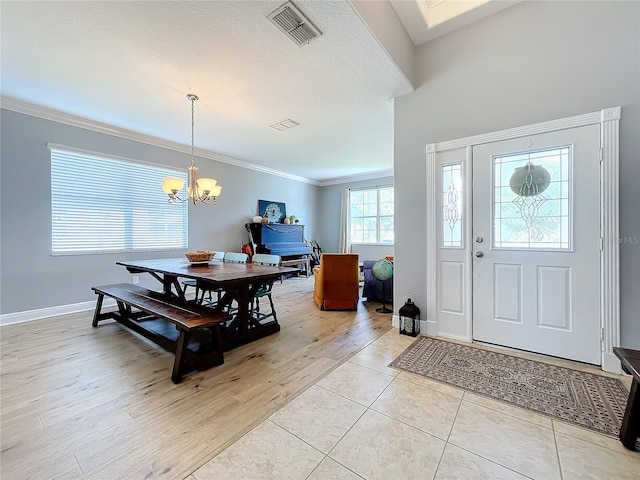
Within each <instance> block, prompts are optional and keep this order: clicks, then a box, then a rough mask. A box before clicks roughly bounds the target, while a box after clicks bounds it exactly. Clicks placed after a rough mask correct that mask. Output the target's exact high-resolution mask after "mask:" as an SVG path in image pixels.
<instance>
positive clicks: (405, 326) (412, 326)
mask: <svg viewBox="0 0 640 480" xmlns="http://www.w3.org/2000/svg"><path fill="white" fill-rule="evenodd" d="M398 315H400V333H401V334H402V335H410V336H412V337H415V336H417V335H418V334H419V333H420V309H419V308H418V307H417V306H416V304H415V303H413V302H412V301H411V299H410V298H408V299H407V301H406V302H405V304H404V305H403V306H401V307H400V310H398Z"/></svg>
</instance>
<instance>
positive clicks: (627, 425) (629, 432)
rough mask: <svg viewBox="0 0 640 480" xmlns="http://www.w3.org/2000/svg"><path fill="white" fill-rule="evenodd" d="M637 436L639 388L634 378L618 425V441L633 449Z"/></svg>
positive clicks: (639, 419)
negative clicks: (625, 407)
mask: <svg viewBox="0 0 640 480" xmlns="http://www.w3.org/2000/svg"><path fill="white" fill-rule="evenodd" d="M638 436H640V388H638V381H637V380H636V379H635V378H634V379H633V383H632V384H631V392H629V400H627V409H626V410H625V412H624V417H623V419H622V426H621V427H620V441H621V442H622V444H623V445H624V446H625V447H627V448H628V449H629V450H635V448H636V441H637V440H638Z"/></svg>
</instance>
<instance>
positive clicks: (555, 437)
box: [551, 421, 564, 480]
mask: <svg viewBox="0 0 640 480" xmlns="http://www.w3.org/2000/svg"><path fill="white" fill-rule="evenodd" d="M551 428H552V430H553V443H554V444H555V446H556V457H557V458H558V470H560V480H563V479H564V473H563V471H562V461H561V460H560V450H559V449H558V438H557V436H556V427H555V424H554V423H553V421H552V422H551Z"/></svg>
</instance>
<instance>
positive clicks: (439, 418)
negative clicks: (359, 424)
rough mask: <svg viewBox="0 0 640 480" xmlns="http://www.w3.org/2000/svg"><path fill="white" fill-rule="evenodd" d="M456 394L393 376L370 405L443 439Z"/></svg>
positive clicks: (455, 406)
mask: <svg viewBox="0 0 640 480" xmlns="http://www.w3.org/2000/svg"><path fill="white" fill-rule="evenodd" d="M460 402H461V400H460V398H456V397H452V396H451V395H447V394H446V393H441V392H437V391H435V390H431V389H429V388H426V387H422V386H420V385H416V384H413V383H410V382H405V381H402V380H399V379H397V378H396V379H395V380H394V381H393V382H392V383H391V385H389V386H388V387H387V389H386V390H385V391H384V392H383V393H382V395H380V397H378V399H377V400H376V401H375V402H374V403H373V405H372V406H371V408H372V409H374V410H377V411H378V412H380V413H384V414H385V415H388V416H390V417H393V418H395V419H396V420H400V421H401V422H404V423H408V424H409V425H411V426H413V427H416V428H419V429H420V430H422V431H424V432H427V433H430V434H431V435H435V436H436V437H438V438H441V439H442V440H447V438H448V437H449V432H450V431H451V427H452V426H453V420H454V419H455V418H456V413H457V412H458V407H459V406H460Z"/></svg>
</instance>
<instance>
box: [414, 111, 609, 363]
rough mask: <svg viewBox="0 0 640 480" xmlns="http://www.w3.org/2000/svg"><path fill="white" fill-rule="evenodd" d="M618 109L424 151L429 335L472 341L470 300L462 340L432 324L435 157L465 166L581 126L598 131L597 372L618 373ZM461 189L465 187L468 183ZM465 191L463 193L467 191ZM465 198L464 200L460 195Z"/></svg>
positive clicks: (436, 322) (433, 146)
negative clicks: (511, 144) (456, 153)
mask: <svg viewBox="0 0 640 480" xmlns="http://www.w3.org/2000/svg"><path fill="white" fill-rule="evenodd" d="M620 116H621V108H620V107H612V108H605V109H603V110H600V111H597V112H591V113H585V114H582V115H576V116H573V117H566V118H561V119H557V120H551V121H548V122H541V123H535V124H531V125H525V126H522V127H516V128H510V129H506V130H500V131H497V132H490V133H484V134H480V135H474V136H470V137H465V138H459V139H457V140H449V141H445V142H437V143H430V144H428V145H427V146H426V162H427V165H426V167H427V178H426V182H427V198H426V207H427V322H426V327H427V328H426V330H427V334H429V335H438V336H443V337H454V338H458V339H460V340H465V341H468V342H471V341H472V318H471V311H472V310H471V294H470V292H467V295H465V299H464V301H465V311H466V312H469V313H468V315H467V322H466V323H467V325H466V327H467V328H466V335H459V334H456V333H452V332H447V331H446V328H442V327H443V326H442V325H440V323H439V319H438V316H437V315H438V313H437V311H436V310H437V309H436V305H437V285H438V278H437V249H438V245H437V243H436V242H437V228H438V227H439V225H438V224H437V222H436V221H435V219H436V218H437V206H438V196H439V195H440V192H439V191H436V185H437V175H438V169H437V162H436V154H437V153H441V152H446V151H449V150H455V149H462V148H464V149H465V162H466V164H467V165H470V162H471V150H472V147H473V146H475V145H480V144H484V143H491V142H498V141H502V140H510V139H514V138H519V137H524V136H529V135H537V134H542V133H548V132H555V131H558V130H565V129H569V128H576V127H583V126H587V125H596V124H598V125H600V206H601V209H600V293H601V295H600V327H601V331H600V340H601V342H600V345H601V347H600V350H601V353H602V356H601V361H602V370H604V371H607V372H615V373H619V372H620V361H619V360H618V359H617V357H616V356H615V355H614V353H613V347H614V346H619V345H620V261H619V252H620V247H619V244H618V239H619V197H620V195H619V173H618V172H619V124H620ZM469 170H470V168H469V169H468V170H467V171H469ZM465 184H466V185H470V183H469V182H468V179H465ZM468 191H469V190H468ZM466 197H467V198H470V195H466ZM465 217H466V218H465V228H466V230H465V231H466V232H470V231H471V229H470V227H471V224H470V222H471V220H472V219H471V218H469V217H470V216H469V215H466V216H465ZM466 245H467V250H466V253H467V254H468V255H471V250H470V247H471V244H470V242H467V243H466ZM465 275H466V276H467V278H465V284H466V285H470V281H471V277H470V275H471V271H470V269H469V271H468V272H466V273H465Z"/></svg>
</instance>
